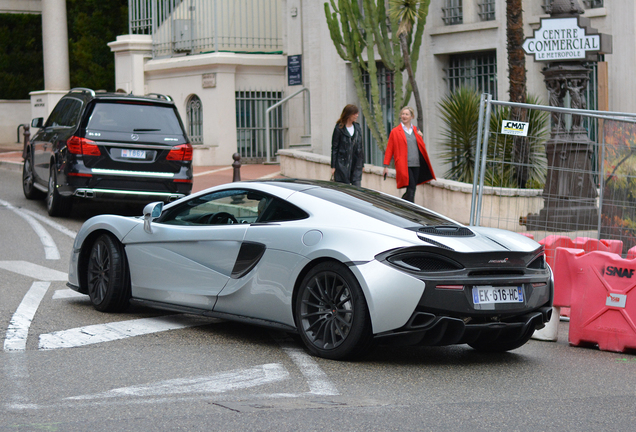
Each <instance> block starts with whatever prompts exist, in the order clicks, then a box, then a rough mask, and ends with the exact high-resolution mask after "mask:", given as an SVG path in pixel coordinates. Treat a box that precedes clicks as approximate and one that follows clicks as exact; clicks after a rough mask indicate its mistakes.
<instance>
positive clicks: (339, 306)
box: [295, 262, 373, 359]
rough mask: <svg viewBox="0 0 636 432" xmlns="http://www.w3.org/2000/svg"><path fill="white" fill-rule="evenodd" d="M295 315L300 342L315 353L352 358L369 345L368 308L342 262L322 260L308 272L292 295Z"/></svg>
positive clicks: (330, 356) (357, 284)
mask: <svg viewBox="0 0 636 432" xmlns="http://www.w3.org/2000/svg"><path fill="white" fill-rule="evenodd" d="M295 318H296V327H297V328H298V332H299V334H300V337H301V339H302V341H303V343H304V344H305V346H306V347H307V349H308V350H309V351H310V352H311V353H312V354H314V355H316V356H319V357H324V358H329V359H344V358H353V357H358V356H361V355H363V354H365V353H366V352H367V351H368V350H369V348H370V347H371V344H372V337H373V335H372V332H371V320H370V317H369V308H368V307H367V303H366V300H365V298H364V294H363V292H362V289H361V288H360V284H359V283H358V281H357V280H356V278H355V276H354V275H353V274H352V273H351V272H350V271H349V269H347V268H346V267H345V266H344V265H343V264H340V263H336V262H325V263H321V264H318V265H317V266H316V267H314V268H313V269H311V270H310V271H309V273H308V274H307V275H306V276H305V277H304V279H303V281H302V283H301V285H300V288H299V291H298V295H297V296H296V304H295Z"/></svg>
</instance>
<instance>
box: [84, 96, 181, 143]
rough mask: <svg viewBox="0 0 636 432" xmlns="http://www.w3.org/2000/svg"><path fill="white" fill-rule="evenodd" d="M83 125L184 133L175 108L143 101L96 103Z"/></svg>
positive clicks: (133, 131) (89, 127) (174, 133)
mask: <svg viewBox="0 0 636 432" xmlns="http://www.w3.org/2000/svg"><path fill="white" fill-rule="evenodd" d="M86 128H87V129H90V130H98V131H109V132H130V133H143V132H151V133H160V134H165V135H183V130H182V129H181V124H180V123H179V120H178V119H177V116H176V115H175V112H174V108H172V107H170V106H161V105H153V104H146V103H131V102H98V103H95V106H94V107H93V112H92V113H91V116H90V118H89V120H88V125H87V127H86Z"/></svg>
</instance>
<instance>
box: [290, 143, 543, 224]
mask: <svg viewBox="0 0 636 432" xmlns="http://www.w3.org/2000/svg"><path fill="white" fill-rule="evenodd" d="M278 156H279V159H280V170H281V174H282V175H284V176H285V177H290V178H306V179H315V180H329V178H330V177H331V160H330V157H329V156H323V155H320V154H315V153H310V152H305V151H301V150H280V151H279V152H278ZM382 171H383V168H382V167H379V166H374V165H368V164H366V165H365V166H364V172H363V175H362V186H363V187H365V188H369V189H373V190H377V191H381V192H384V193H387V194H389V195H393V196H402V194H403V193H404V191H405V189H397V188H396V187H395V170H394V169H389V173H388V175H387V178H386V180H384V179H383V176H382ZM472 191H473V186H472V185H471V184H468V183H460V182H456V181H453V180H446V179H438V180H433V181H431V182H429V183H426V184H423V185H419V186H418V187H417V191H416V194H415V203H416V204H419V205H422V206H424V207H426V208H429V209H431V210H433V211H435V212H437V213H440V214H442V215H444V216H447V217H450V218H452V219H455V220H457V221H458V222H461V223H463V224H468V223H469V222H470V208H471V201H472ZM541 192H542V191H541V190H539V189H510V188H493V187H486V188H484V195H483V199H482V221H481V225H483V226H491V227H497V228H503V229H507V230H511V231H518V232H523V231H525V227H523V226H520V225H519V218H520V217H522V216H527V215H528V214H529V213H538V212H539V210H540V209H541V208H542V207H543V198H542V197H541Z"/></svg>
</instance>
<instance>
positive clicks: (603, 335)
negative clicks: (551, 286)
mask: <svg viewBox="0 0 636 432" xmlns="http://www.w3.org/2000/svg"><path fill="white" fill-rule="evenodd" d="M557 254H558V261H559V266H560V267H561V268H563V269H564V271H563V272H561V276H560V279H561V282H562V283H565V282H567V283H568V284H569V286H570V287H571V301H570V303H571V306H572V312H571V316H570V330H569V341H570V344H571V345H574V346H579V345H585V344H590V343H593V344H598V347H599V349H601V350H604V351H615V352H624V351H625V350H627V349H636V298H631V297H632V296H634V295H636V290H634V288H636V260H626V259H622V258H621V257H620V256H618V255H616V254H614V253H610V252H590V253H588V254H586V253H585V252H584V251H583V250H580V249H559V250H558V251H557ZM555 284H556V281H555Z"/></svg>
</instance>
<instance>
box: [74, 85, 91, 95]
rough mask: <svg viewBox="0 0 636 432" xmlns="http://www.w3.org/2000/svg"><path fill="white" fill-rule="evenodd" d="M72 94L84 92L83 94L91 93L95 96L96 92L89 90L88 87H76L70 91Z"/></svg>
mask: <svg viewBox="0 0 636 432" xmlns="http://www.w3.org/2000/svg"><path fill="white" fill-rule="evenodd" d="M70 92H82V93H89V94H90V95H91V96H95V91H94V90H93V89H89V88H86V87H75V88H72V89H71V90H69V93H70Z"/></svg>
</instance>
